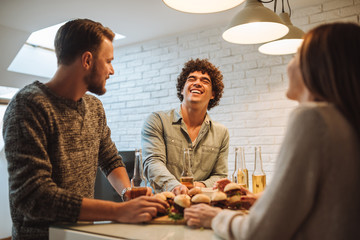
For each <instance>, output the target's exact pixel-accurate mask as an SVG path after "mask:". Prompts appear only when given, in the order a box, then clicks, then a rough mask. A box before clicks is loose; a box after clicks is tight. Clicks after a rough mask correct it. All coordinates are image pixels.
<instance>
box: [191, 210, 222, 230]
mask: <svg viewBox="0 0 360 240" xmlns="http://www.w3.org/2000/svg"><path fill="white" fill-rule="evenodd" d="M221 210H222V209H221V208H217V207H210V206H209V205H207V204H196V205H193V206H191V207H189V208H185V210H184V219H185V221H186V224H187V225H188V226H190V227H205V228H211V221H212V220H213V218H214V217H215V216H216V215H217V214H218V213H219V212H221Z"/></svg>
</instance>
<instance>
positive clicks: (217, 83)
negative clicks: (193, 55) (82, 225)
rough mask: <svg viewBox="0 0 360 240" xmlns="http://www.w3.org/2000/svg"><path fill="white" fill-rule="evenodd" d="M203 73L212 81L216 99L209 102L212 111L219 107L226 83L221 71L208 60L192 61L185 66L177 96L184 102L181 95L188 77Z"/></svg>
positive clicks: (178, 79) (180, 77)
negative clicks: (223, 80)
mask: <svg viewBox="0 0 360 240" xmlns="http://www.w3.org/2000/svg"><path fill="white" fill-rule="evenodd" d="M196 71H199V72H202V73H203V74H204V73H207V74H208V75H209V77H210V79H211V85H212V90H213V92H214V99H211V100H210V101H209V104H208V107H207V109H208V110H210V109H211V108H213V107H215V106H217V105H219V102H220V98H221V97H222V94H223V92H224V83H223V82H222V79H223V75H222V74H221V72H220V70H219V69H218V68H217V67H215V66H214V65H213V64H212V63H210V62H209V61H208V60H207V59H199V58H197V59H195V60H193V59H191V60H190V61H188V62H186V63H185V64H184V68H183V69H182V72H181V73H180V75H179V76H178V78H177V84H176V89H177V96H178V98H179V99H180V102H182V101H183V99H184V96H183V95H182V94H181V92H182V90H183V88H184V85H185V83H186V81H187V77H188V76H189V74H190V73H192V72H196Z"/></svg>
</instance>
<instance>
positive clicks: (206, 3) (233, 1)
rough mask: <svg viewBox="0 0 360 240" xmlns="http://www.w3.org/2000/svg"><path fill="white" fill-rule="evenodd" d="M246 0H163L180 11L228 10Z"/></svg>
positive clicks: (211, 11) (207, 11)
mask: <svg viewBox="0 0 360 240" xmlns="http://www.w3.org/2000/svg"><path fill="white" fill-rule="evenodd" d="M244 1H245V0H163V2H164V3H165V4H166V5H167V6H169V7H171V8H173V9H175V10H178V11H180V12H187V13H214V12H221V11H225V10H228V9H230V8H233V7H236V6H238V5H239V4H241V3H243V2H244Z"/></svg>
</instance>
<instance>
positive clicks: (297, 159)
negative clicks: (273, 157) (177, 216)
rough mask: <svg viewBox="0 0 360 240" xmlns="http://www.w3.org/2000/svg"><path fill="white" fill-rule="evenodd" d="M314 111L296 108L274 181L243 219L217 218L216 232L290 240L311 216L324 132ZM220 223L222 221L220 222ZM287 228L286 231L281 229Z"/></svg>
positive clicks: (318, 115) (324, 139) (319, 176)
mask: <svg viewBox="0 0 360 240" xmlns="http://www.w3.org/2000/svg"><path fill="white" fill-rule="evenodd" d="M324 126H325V124H324V120H323V119H322V118H321V116H320V114H319V113H318V112H316V110H313V109H309V108H303V107H299V108H297V109H296V110H295V111H294V112H293V113H292V115H291V116H290V119H289V124H288V131H287V133H286V136H285V138H284V142H283V144H282V146H281V149H280V153H279V156H278V159H277V167H276V170H275V172H274V176H273V179H272V181H271V183H270V184H269V186H268V187H267V188H266V189H265V191H264V193H263V195H262V197H261V198H260V199H259V200H258V201H257V202H256V203H255V205H254V206H253V207H252V208H251V210H250V213H249V215H247V216H246V217H237V216H235V217H234V218H230V217H225V216H224V215H226V213H223V214H221V215H218V216H217V217H215V219H214V220H213V221H217V222H222V223H221V224H219V225H215V224H213V228H214V231H215V232H219V233H222V234H224V229H222V228H223V226H221V225H222V224H223V225H225V226H228V228H227V229H228V231H229V232H228V233H227V234H226V235H225V237H226V238H228V239H230V238H229V236H234V238H235V239H291V238H292V236H293V235H294V234H295V233H296V232H297V231H298V230H299V228H300V227H301V224H302V223H303V222H304V221H305V220H306V218H307V217H308V216H309V215H310V214H311V209H312V207H313V205H314V202H315V200H316V192H317V190H318V188H319V186H318V185H319V182H320V179H321V171H322V169H321V164H320V159H321V158H322V157H325V156H326V152H325V151H324V144H326V138H327V137H326V129H325V127H324ZM220 220H221V221H220ZM284 224H286V227H285V228H284V227H281V226H284Z"/></svg>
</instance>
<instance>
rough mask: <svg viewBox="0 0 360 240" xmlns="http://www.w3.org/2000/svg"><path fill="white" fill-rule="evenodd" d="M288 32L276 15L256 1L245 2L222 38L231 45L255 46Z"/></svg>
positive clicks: (248, 0)
mask: <svg viewBox="0 0 360 240" xmlns="http://www.w3.org/2000/svg"><path fill="white" fill-rule="evenodd" d="M288 31H289V28H288V27H287V26H286V25H285V24H284V22H283V21H282V20H281V19H280V17H279V16H278V15H277V14H276V13H274V12H273V11H271V10H270V9H268V8H266V7H264V5H263V4H262V3H261V2H259V1H258V0H247V1H246V5H245V6H244V8H243V9H242V10H241V11H240V12H239V13H238V14H237V15H235V17H234V18H233V20H232V21H231V22H230V25H229V26H228V27H227V28H226V30H225V32H224V33H223V35H222V36H223V38H224V40H226V41H228V42H231V43H237V44H257V43H264V42H269V41H272V40H275V39H278V38H281V37H283V36H285V35H286V34H287V33H288Z"/></svg>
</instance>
